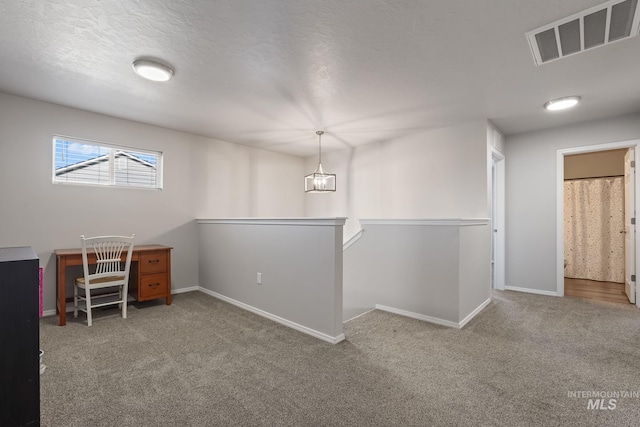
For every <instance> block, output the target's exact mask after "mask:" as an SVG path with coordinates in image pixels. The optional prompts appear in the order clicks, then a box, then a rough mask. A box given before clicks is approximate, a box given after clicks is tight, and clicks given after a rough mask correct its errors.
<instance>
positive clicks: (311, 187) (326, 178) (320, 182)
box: [304, 130, 336, 193]
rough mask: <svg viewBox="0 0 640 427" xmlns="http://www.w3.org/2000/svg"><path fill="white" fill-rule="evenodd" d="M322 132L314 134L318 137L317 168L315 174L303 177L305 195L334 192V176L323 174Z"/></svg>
mask: <svg viewBox="0 0 640 427" xmlns="http://www.w3.org/2000/svg"><path fill="white" fill-rule="evenodd" d="M323 134H324V132H323V131H321V130H319V131H317V132H316V135H318V167H317V168H316V170H315V172H313V173H311V174H309V175H307V176H305V177H304V191H305V193H327V192H329V191H336V175H335V174H333V173H325V171H324V170H323V169H322V135H323Z"/></svg>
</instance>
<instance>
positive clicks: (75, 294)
mask: <svg viewBox="0 0 640 427" xmlns="http://www.w3.org/2000/svg"><path fill="white" fill-rule="evenodd" d="M73 317H78V285H76V284H75V283H74V284H73Z"/></svg>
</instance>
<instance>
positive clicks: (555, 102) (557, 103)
mask: <svg viewBox="0 0 640 427" xmlns="http://www.w3.org/2000/svg"><path fill="white" fill-rule="evenodd" d="M580 99H581V98H580V97H579V96H566V97H564V98H557V99H552V100H551V101H548V102H547V103H545V104H544V109H545V110H547V111H559V110H566V109H567V108H571V107H575V106H576V105H577V104H578V102H580Z"/></svg>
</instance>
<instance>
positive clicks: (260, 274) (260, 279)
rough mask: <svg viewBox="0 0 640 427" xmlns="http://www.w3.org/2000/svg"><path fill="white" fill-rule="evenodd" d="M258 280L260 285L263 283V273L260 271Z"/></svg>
mask: <svg viewBox="0 0 640 427" xmlns="http://www.w3.org/2000/svg"><path fill="white" fill-rule="evenodd" d="M256 280H257V281H258V285H262V273H258V277H257V279H256Z"/></svg>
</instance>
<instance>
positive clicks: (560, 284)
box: [556, 139, 640, 307]
mask: <svg viewBox="0 0 640 427" xmlns="http://www.w3.org/2000/svg"><path fill="white" fill-rule="evenodd" d="M621 148H635V156H634V157H635V162H636V165H638V164H639V163H638V160H639V157H640V152H639V150H640V139H632V140H628V141H619V142H608V143H604V144H596V145H586V146H583V147H573V148H564V149H561V150H558V151H557V152H556V233H557V236H556V238H557V240H556V281H557V285H556V289H557V295H558V296H559V297H562V296H564V156H567V155H571V154H582V153H593V152H597V151H609V150H618V149H621ZM639 175H640V174H637V173H636V175H635V184H636V191H635V192H636V197H635V199H636V200H635V205H636V206H635V211H636V216H637V215H638V213H639V212H640V209H638V204H639V200H638V199H639V197H638V184H639V180H638V177H639ZM639 243H640V239H638V238H637V236H636V268H637V266H640V253H638V250H639V249H640V245H639ZM637 293H638V287H637V286H636V306H637V307H640V299H639V298H637Z"/></svg>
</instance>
